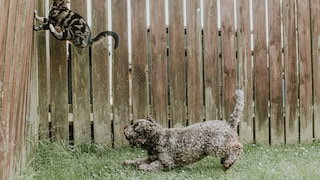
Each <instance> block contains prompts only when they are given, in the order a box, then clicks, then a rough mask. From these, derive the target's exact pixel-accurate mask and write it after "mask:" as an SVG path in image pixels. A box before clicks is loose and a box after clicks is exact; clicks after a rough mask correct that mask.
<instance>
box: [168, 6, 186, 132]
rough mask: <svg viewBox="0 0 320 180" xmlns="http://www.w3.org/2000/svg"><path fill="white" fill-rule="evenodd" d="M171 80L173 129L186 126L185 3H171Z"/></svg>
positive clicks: (171, 118)
mask: <svg viewBox="0 0 320 180" xmlns="http://www.w3.org/2000/svg"><path fill="white" fill-rule="evenodd" d="M169 19H170V21H169V80H170V121H171V122H170V123H171V127H182V126H185V125H186V119H185V116H186V64H185V49H184V38H185V35H184V25H183V1H182V0H176V1H170V2H169Z"/></svg>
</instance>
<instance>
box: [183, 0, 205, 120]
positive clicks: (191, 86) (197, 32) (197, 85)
mask: <svg viewBox="0 0 320 180" xmlns="http://www.w3.org/2000/svg"><path fill="white" fill-rule="evenodd" d="M186 6H187V7H186V11H187V17H186V18H187V82H188V84H187V87H188V106H187V108H188V124H194V123H196V122H202V121H203V120H204V119H205V117H204V103H203V100H204V98H203V71H202V68H203V64H202V62H203V61H202V29H201V19H200V16H201V15H200V1H193V0H187V1H186ZM198 10H199V11H198Z"/></svg>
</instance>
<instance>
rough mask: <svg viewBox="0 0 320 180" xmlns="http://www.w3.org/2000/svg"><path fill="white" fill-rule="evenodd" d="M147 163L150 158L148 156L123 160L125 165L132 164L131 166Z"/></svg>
mask: <svg viewBox="0 0 320 180" xmlns="http://www.w3.org/2000/svg"><path fill="white" fill-rule="evenodd" d="M148 163H150V160H149V159H148V157H145V158H139V159H135V160H125V161H124V164H125V165H133V166H139V165H140V164H148Z"/></svg>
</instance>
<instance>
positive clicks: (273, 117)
mask: <svg viewBox="0 0 320 180" xmlns="http://www.w3.org/2000/svg"><path fill="white" fill-rule="evenodd" d="M280 13H281V12H280V2H278V1H268V14H269V42H268V44H269V62H270V67H269V68H270V128H271V131H270V133H271V134H270V137H271V140H270V141H271V143H272V144H284V143H285V141H284V136H285V135H284V118H283V93H282V54H281V53H282V50H281V49H282V47H281V17H280Z"/></svg>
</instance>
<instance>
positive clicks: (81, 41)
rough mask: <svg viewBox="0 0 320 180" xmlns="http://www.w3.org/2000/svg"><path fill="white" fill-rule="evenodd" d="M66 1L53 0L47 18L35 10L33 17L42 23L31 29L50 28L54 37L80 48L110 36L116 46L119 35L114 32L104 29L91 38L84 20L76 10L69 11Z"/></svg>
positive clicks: (115, 46)
mask: <svg viewBox="0 0 320 180" xmlns="http://www.w3.org/2000/svg"><path fill="white" fill-rule="evenodd" d="M67 3H68V1H67V0H53V1H52V4H51V8H50V12H49V17H48V18H44V17H39V16H38V14H37V11H36V10H35V12H34V18H35V19H36V20H37V21H40V22H42V23H43V24H42V25H40V26H38V27H34V28H33V29H34V30H35V31H39V30H50V32H51V34H52V35H53V36H54V37H55V38H56V39H58V40H68V41H71V42H72V43H73V44H74V45H75V46H77V47H80V48H85V47H88V46H92V45H93V44H95V43H97V42H99V41H100V40H101V39H103V38H104V37H107V36H112V37H113V38H114V40H115V44H114V48H115V49H116V48H117V47H118V44H119V36H118V35H117V34H116V33H115V32H112V31H104V32H101V33H100V34H98V35H97V36H96V37H95V38H92V37H91V30H90V28H89V26H88V23H87V22H86V20H85V19H84V18H83V17H82V16H80V15H79V14H77V13H76V12H73V11H71V10H70V9H69V8H68V7H67Z"/></svg>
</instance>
